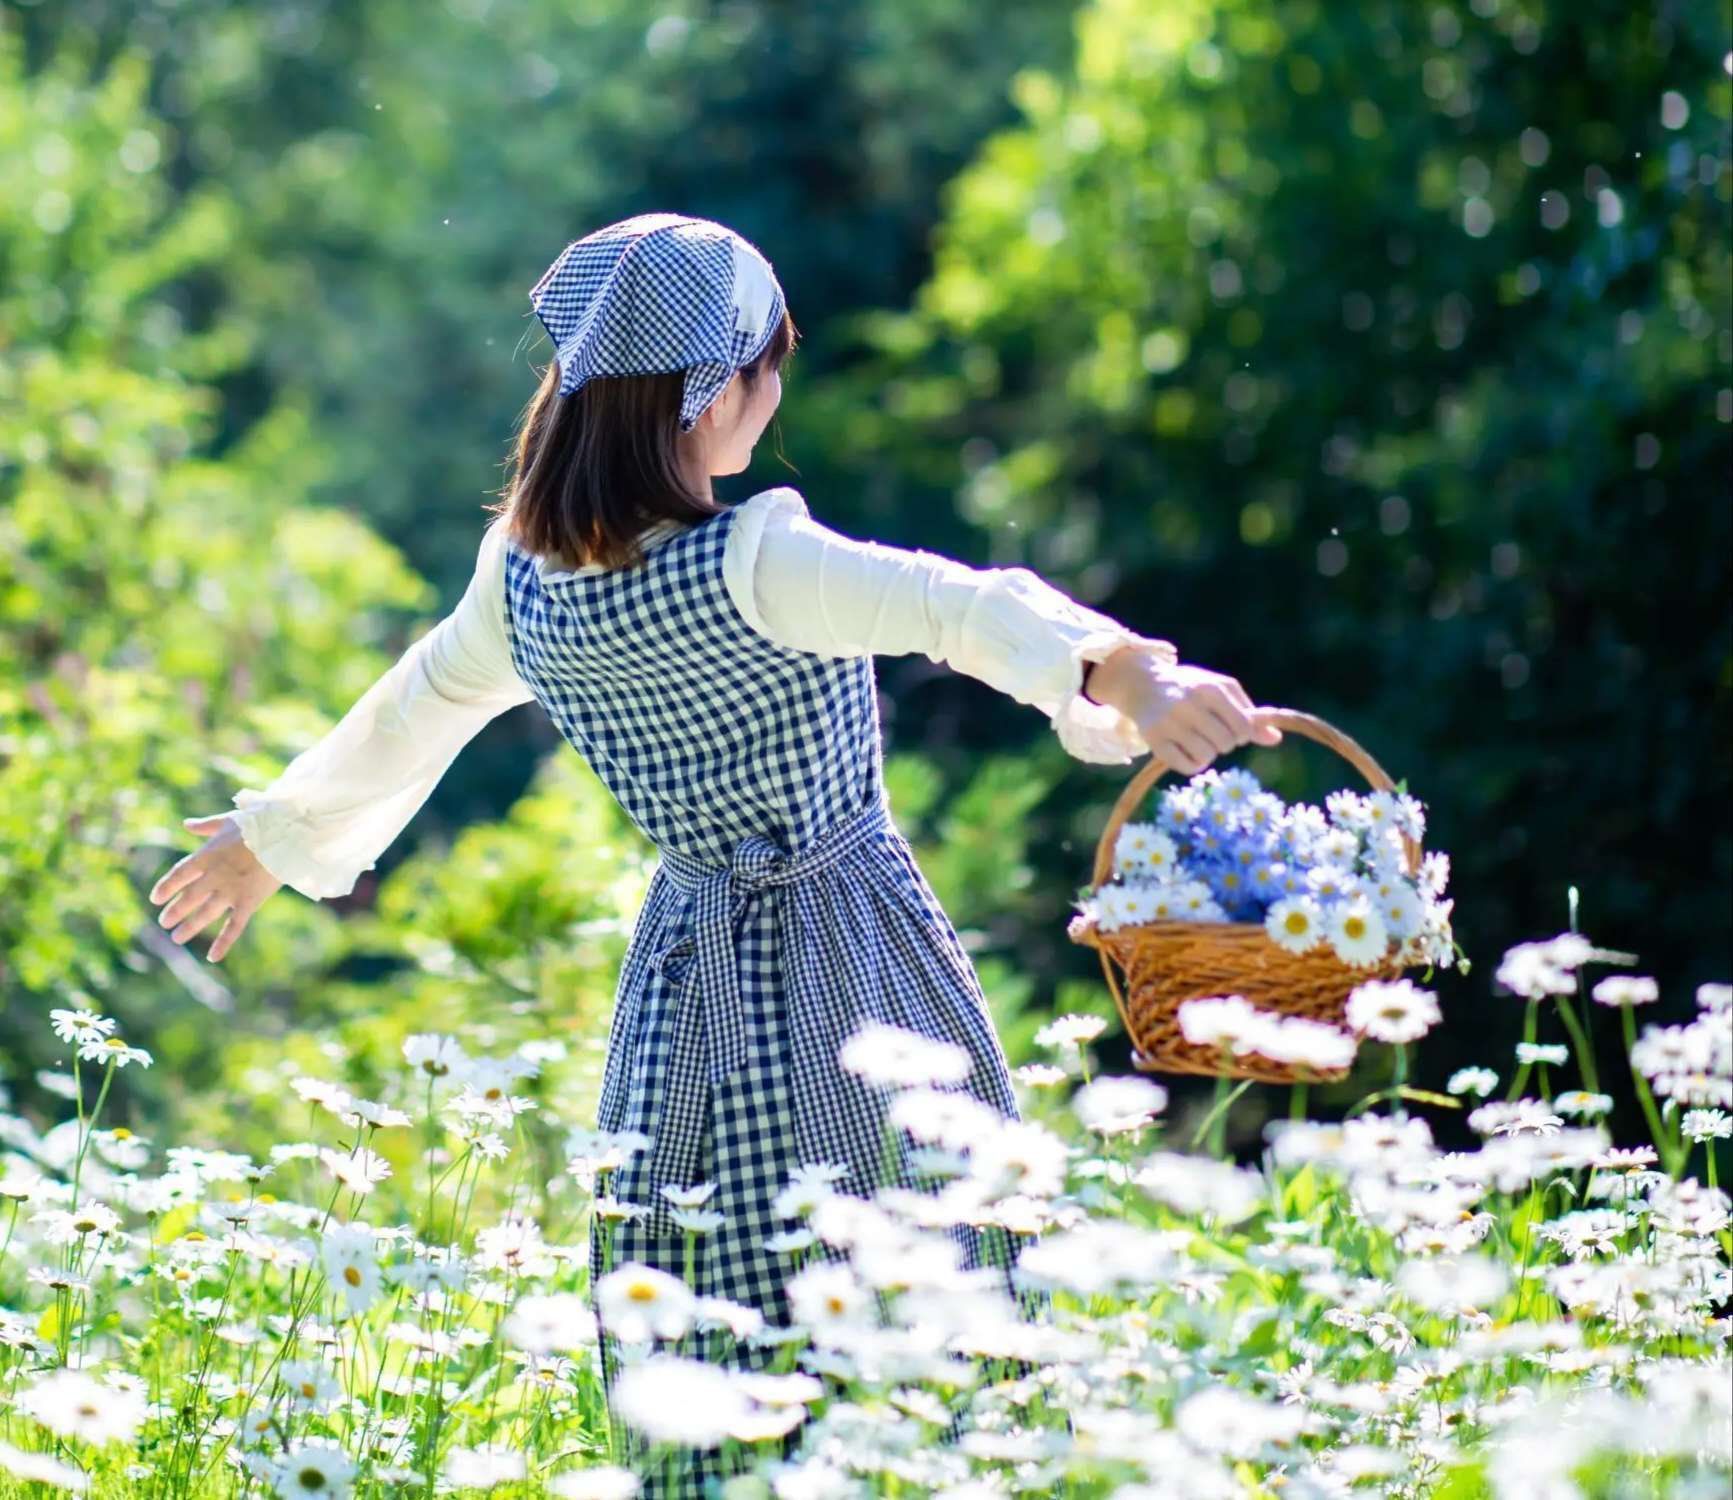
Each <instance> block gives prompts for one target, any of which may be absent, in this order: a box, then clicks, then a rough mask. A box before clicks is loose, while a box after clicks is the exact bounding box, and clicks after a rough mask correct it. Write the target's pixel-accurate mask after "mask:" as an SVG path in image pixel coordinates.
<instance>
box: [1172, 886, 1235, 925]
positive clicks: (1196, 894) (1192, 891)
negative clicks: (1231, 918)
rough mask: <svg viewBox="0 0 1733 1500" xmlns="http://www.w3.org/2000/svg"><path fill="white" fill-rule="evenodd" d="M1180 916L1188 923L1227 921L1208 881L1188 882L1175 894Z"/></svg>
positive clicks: (1225, 914)
mask: <svg viewBox="0 0 1733 1500" xmlns="http://www.w3.org/2000/svg"><path fill="white" fill-rule="evenodd" d="M1174 898H1175V900H1176V901H1177V903H1178V905H1179V915H1180V918H1181V919H1182V920H1183V921H1187V922H1221V921H1225V920H1226V919H1227V913H1226V912H1225V911H1223V910H1222V907H1221V903H1220V902H1218V901H1217V900H1216V898H1215V893H1214V892H1213V891H1212V890H1210V888H1209V884H1208V882H1207V881H1203V880H1187V881H1185V882H1183V883H1182V884H1181V885H1180V886H1179V887H1178V888H1177V889H1176V890H1175V892H1174Z"/></svg>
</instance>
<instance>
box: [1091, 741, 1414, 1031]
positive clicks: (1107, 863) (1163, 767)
mask: <svg viewBox="0 0 1733 1500" xmlns="http://www.w3.org/2000/svg"><path fill="white" fill-rule="evenodd" d="M1255 717H1256V720H1257V722H1258V723H1260V724H1273V725H1275V727H1276V728H1277V729H1280V730H1282V731H1284V732H1286V731H1288V730H1292V731H1293V732H1294V733H1295V734H1298V735H1301V736H1303V737H1304V738H1306V739H1309V740H1316V741H1317V742H1318V743H1319V744H1320V745H1322V746H1324V748H1325V749H1327V750H1334V751H1335V752H1336V753H1337V754H1338V755H1340V756H1341V757H1342V758H1343V759H1344V760H1345V761H1347V762H1348V763H1349V764H1350V765H1352V766H1353V767H1354V769H1355V770H1356V771H1358V772H1359V773H1360V774H1361V775H1362V776H1364V777H1365V778H1366V781H1367V783H1368V784H1369V785H1370V786H1371V788H1372V790H1373V791H1375V792H1388V791H1390V790H1391V789H1392V788H1393V787H1394V786H1395V784H1396V783H1395V782H1393V781H1392V780H1391V779H1390V777H1389V776H1388V775H1387V774H1386V773H1385V771H1384V768H1383V767H1382V766H1381V765H1379V764H1378V762H1377V761H1375V760H1373V759H1372V757H1371V756H1370V755H1368V754H1367V753H1366V751H1365V750H1364V749H1363V748H1361V746H1360V745H1359V744H1357V743H1356V742H1355V741H1354V740H1352V739H1350V738H1349V737H1348V736H1347V735H1345V734H1343V733H1342V731H1341V730H1340V729H1337V728H1336V727H1335V726H1334V725H1333V724H1327V723H1325V722H1324V720H1322V719H1320V718H1318V717H1317V715H1315V714H1306V713H1301V712H1299V711H1298V710H1297V709H1292V708H1260V709H1258V710H1257V711H1256V714H1255ZM1172 769H1173V768H1172V767H1171V766H1169V765H1167V764H1166V762H1164V761H1163V760H1162V759H1161V758H1160V757H1159V756H1158V755H1156V754H1154V753H1153V752H1151V754H1150V757H1149V759H1148V761H1147V762H1145V764H1144V766H1143V768H1142V769H1141V770H1139V771H1138V773H1137V774H1136V775H1135V776H1133V777H1132V778H1131V780H1130V781H1129V782H1127V783H1126V786H1125V790H1124V791H1122V792H1121V793H1120V794H1119V800H1118V801H1117V802H1115V803H1114V804H1113V811H1112V812H1111V813H1109V814H1108V816H1107V826H1106V827H1105V828H1103V829H1102V830H1101V838H1100V839H1099V841H1098V842H1097V843H1096V846H1095V872H1094V875H1093V876H1092V880H1093V883H1094V885H1095V886H1096V888H1097V889H1099V888H1100V886H1101V884H1102V882H1103V881H1105V880H1106V879H1107V877H1108V875H1109V874H1110V873H1111V872H1112V869H1113V845H1114V841H1115V840H1116V839H1117V838H1118V837H1119V830H1120V829H1121V828H1123V827H1124V826H1125V824H1126V822H1127V821H1128V820H1129V819H1130V817H1131V814H1132V812H1133V811H1134V810H1135V809H1136V808H1137V806H1138V805H1139V803H1141V802H1142V801H1143V797H1144V794H1145V793H1146V792H1147V791H1148V790H1149V789H1150V788H1151V787H1152V786H1154V785H1155V783H1156V782H1157V781H1159V780H1161V778H1162V777H1163V776H1165V775H1166V774H1167V773H1168V772H1169V771H1170V770H1172ZM1402 852H1403V854H1404V855H1405V856H1406V857H1407V862H1408V874H1409V876H1410V877H1411V878H1412V877H1416V876H1418V875H1419V874H1420V843H1419V841H1418V840H1417V839H1414V838H1412V837H1411V836H1409V835H1408V834H1406V833H1405V834H1403V835H1402ZM1097 951H1098V952H1099V953H1100V955H1101V971H1102V973H1103V974H1105V975H1106V976H1107V988H1108V992H1109V993H1110V994H1111V995H1112V996H1113V1003H1114V1006H1115V1008H1116V1009H1117V1010H1118V1011H1119V1017H1120V1020H1121V1021H1122V1022H1123V1023H1124V1025H1125V1034H1126V1035H1127V1036H1130V1035H1131V1034H1132V1032H1131V1021H1130V1018H1129V1016H1128V1014H1127V1009H1126V1004H1125V997H1124V996H1123V995H1121V994H1120V991H1119V982H1118V980H1117V978H1116V977H1115V975H1114V973H1113V961H1112V959H1111V958H1110V957H1109V956H1108V952H1107V949H1106V948H1099V949H1098V950H1097Z"/></svg>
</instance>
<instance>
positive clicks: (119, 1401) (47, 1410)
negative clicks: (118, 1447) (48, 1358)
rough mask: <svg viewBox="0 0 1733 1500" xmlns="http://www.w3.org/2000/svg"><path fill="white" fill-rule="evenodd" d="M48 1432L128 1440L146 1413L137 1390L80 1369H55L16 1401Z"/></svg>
mask: <svg viewBox="0 0 1733 1500" xmlns="http://www.w3.org/2000/svg"><path fill="white" fill-rule="evenodd" d="M17 1404H18V1406H19V1407H20V1409H22V1410H23V1411H26V1412H28V1413H29V1414H30V1415H31V1416H33V1417H35V1418H36V1420H37V1421H38V1422H40V1423H41V1424H42V1425H43V1426H44V1427H46V1428H48V1430H49V1431H50V1432H55V1433H58V1434H59V1435H60V1436H61V1437H69V1438H77V1439H79V1440H80V1441H81V1442H86V1443H96V1444H103V1443H116V1442H131V1441H132V1439H133V1437H134V1435H135V1434H136V1433H137V1432H138V1429H139V1426H140V1425H141V1424H142V1423H143V1421H144V1417H145V1401H144V1398H143V1397H142V1396H141V1395H139V1393H138V1392H137V1391H134V1390H130V1389H124V1388H116V1387H113V1386H109V1385H105V1384H103V1383H102V1382H101V1381H99V1380H96V1379H93V1378H92V1377H91V1376H89V1375H87V1374H85V1373H84V1372H83V1371H82V1370H56V1371H55V1372H54V1373H53V1374H51V1375H46V1376H44V1377H43V1378H42V1379H41V1380H39V1381H37V1382H36V1383H35V1384H34V1385H32V1386H31V1387H29V1388H28V1389H27V1390H26V1391H25V1392H24V1394H23V1395H21V1396H20V1397H19V1398H18V1402H17Z"/></svg>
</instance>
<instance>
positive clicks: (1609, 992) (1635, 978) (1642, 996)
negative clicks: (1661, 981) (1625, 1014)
mask: <svg viewBox="0 0 1733 1500" xmlns="http://www.w3.org/2000/svg"><path fill="white" fill-rule="evenodd" d="M1589 994H1590V996H1591V997H1593V998H1594V999H1595V1000H1597V1001H1599V1002H1600V1003H1601V1004H1602V1005H1615V1006H1616V1005H1652V1004H1653V1003H1654V1002H1655V1001H1657V1000H1659V999H1660V998H1661V991H1660V989H1659V987H1658V986H1657V985H1656V984H1655V981H1654V980H1653V979H1651V978H1649V977H1648V976H1647V975H1643V974H1609V975H1607V976H1606V978H1605V979H1599V980H1596V981H1595V987H1594V988H1593V989H1592V990H1590V991H1589Z"/></svg>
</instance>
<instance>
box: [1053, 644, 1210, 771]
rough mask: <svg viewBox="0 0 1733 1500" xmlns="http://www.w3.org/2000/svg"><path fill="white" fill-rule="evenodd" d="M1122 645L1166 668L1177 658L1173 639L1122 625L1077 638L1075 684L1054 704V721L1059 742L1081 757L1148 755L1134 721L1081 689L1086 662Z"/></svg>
mask: <svg viewBox="0 0 1733 1500" xmlns="http://www.w3.org/2000/svg"><path fill="white" fill-rule="evenodd" d="M1121 646H1132V647H1135V648H1136V649H1137V650H1138V651H1140V652H1142V653H1143V654H1144V655H1147V656H1149V657H1150V658H1152V659H1153V660H1155V661H1157V662H1159V663H1161V664H1163V665H1166V666H1172V665H1174V664H1175V663H1177V662H1178V660H1179V652H1178V651H1177V650H1176V649H1175V647H1174V645H1173V643H1172V642H1171V641H1164V640H1159V639H1157V638H1155V637H1153V636H1146V635H1139V634H1138V633H1137V632H1136V631H1133V630H1127V629H1125V628H1124V627H1123V626H1114V627H1112V628H1110V629H1103V630H1100V631H1098V632H1095V633H1094V634H1091V635H1087V636H1085V637H1083V639H1082V640H1080V641H1078V642H1076V643H1075V644H1074V645H1073V647H1072V658H1071V672H1072V674H1073V686H1072V687H1071V688H1070V690H1069V691H1068V692H1067V693H1066V694H1065V695H1064V696H1063V697H1062V698H1061V699H1060V700H1059V703H1058V705H1057V706H1056V707H1055V708H1054V710H1053V715H1052V723H1053V731H1054V733H1055V734H1057V735H1058V736H1059V743H1060V744H1061V745H1063V746H1064V747H1065V749H1066V751H1067V753H1069V754H1070V755H1072V756H1075V757H1076V758H1077V759H1078V760H1085V761H1092V762H1094V763H1096V764H1097V765H1114V766H1122V765H1126V764H1128V763H1129V762H1131V761H1134V760H1136V759H1137V758H1138V757H1139V756H1142V755H1147V754H1148V753H1149V744H1148V742H1147V741H1146V740H1145V739H1144V737H1143V734H1142V732H1141V731H1140V730H1139V729H1138V727H1137V723H1136V721H1135V720H1133V719H1131V718H1128V717H1127V716H1126V715H1125V714H1122V713H1121V712H1120V711H1119V710H1118V709H1117V708H1114V707H1112V706H1111V705H1109V704H1106V703H1097V702H1095V701H1094V700H1093V699H1091V698H1088V697H1086V696H1085V695H1084V693H1083V672H1084V667H1085V664H1086V663H1089V662H1096V661H1105V660H1106V659H1107V658H1108V657H1110V656H1112V655H1113V653H1114V652H1116V651H1117V650H1119V648H1120V647H1121Z"/></svg>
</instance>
